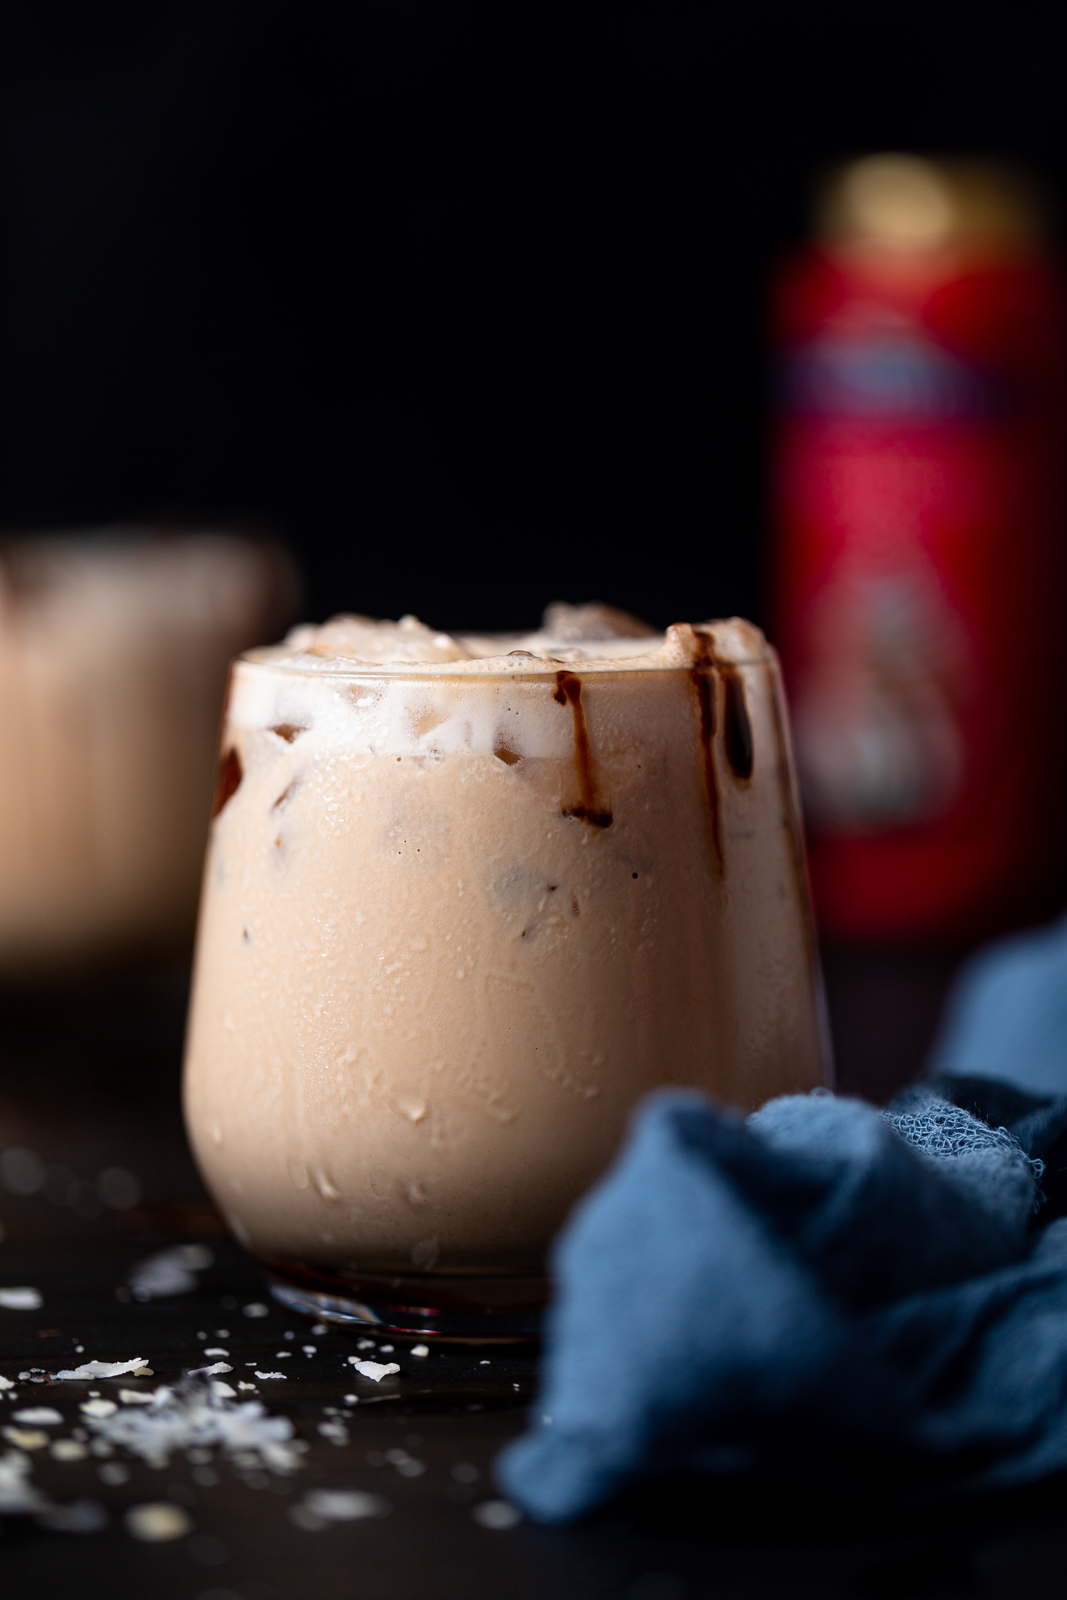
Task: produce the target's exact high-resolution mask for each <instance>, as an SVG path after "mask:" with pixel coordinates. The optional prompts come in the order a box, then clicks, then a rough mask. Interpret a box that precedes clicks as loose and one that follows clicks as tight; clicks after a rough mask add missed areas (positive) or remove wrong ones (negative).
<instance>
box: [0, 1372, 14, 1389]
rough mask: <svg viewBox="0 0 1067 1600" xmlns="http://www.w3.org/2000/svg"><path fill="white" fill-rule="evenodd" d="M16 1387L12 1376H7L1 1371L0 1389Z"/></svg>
mask: <svg viewBox="0 0 1067 1600" xmlns="http://www.w3.org/2000/svg"><path fill="white" fill-rule="evenodd" d="M14 1387H15V1384H14V1382H13V1380H12V1379H11V1378H5V1377H4V1375H3V1373H0V1390H3V1389H13V1388H14Z"/></svg>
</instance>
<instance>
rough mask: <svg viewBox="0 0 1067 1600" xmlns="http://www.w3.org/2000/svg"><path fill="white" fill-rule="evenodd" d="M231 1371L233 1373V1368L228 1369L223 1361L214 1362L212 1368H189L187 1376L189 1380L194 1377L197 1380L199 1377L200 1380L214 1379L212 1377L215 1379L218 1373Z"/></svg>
mask: <svg viewBox="0 0 1067 1600" xmlns="http://www.w3.org/2000/svg"><path fill="white" fill-rule="evenodd" d="M232 1371H233V1368H232V1367H228V1366H227V1365H226V1363H225V1361H216V1362H215V1364H214V1366H212V1367H190V1369H189V1376H190V1378H192V1377H194V1376H195V1377H198V1378H200V1377H202V1378H214V1377H217V1376H218V1374H219V1373H220V1372H232Z"/></svg>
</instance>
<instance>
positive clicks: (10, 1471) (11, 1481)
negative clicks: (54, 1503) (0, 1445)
mask: <svg viewBox="0 0 1067 1600" xmlns="http://www.w3.org/2000/svg"><path fill="white" fill-rule="evenodd" d="M32 1470H33V1469H32V1466H31V1463H30V1458H29V1456H27V1455H23V1453H22V1451H21V1450H8V1451H7V1452H6V1454H4V1455H2V1456H0V1512H4V1513H6V1514H7V1515H9V1516H14V1515H18V1514H19V1513H24V1512H32V1511H44V1510H46V1509H47V1506H48V1501H47V1500H46V1499H45V1497H44V1495H43V1494H42V1493H41V1491H40V1490H39V1489H35V1488H34V1486H33V1484H32V1482H31V1481H30V1477H31V1473H32Z"/></svg>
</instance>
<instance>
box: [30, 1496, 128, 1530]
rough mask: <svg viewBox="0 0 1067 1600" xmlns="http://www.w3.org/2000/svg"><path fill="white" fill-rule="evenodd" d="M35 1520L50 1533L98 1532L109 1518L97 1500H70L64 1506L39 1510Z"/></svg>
mask: <svg viewBox="0 0 1067 1600" xmlns="http://www.w3.org/2000/svg"><path fill="white" fill-rule="evenodd" d="M37 1521H38V1523H39V1525H40V1526H41V1527H42V1528H47V1529H48V1531H49V1532H50V1533H99V1532H100V1531H101V1529H103V1528H106V1527H107V1525H108V1523H109V1522H110V1521H111V1518H110V1517H109V1515H108V1512H107V1508H106V1507H105V1506H102V1505H101V1504H100V1502H99V1500H71V1501H70V1502H69V1504H67V1505H65V1506H49V1507H48V1508H47V1509H46V1510H44V1511H41V1512H39V1513H38V1516H37Z"/></svg>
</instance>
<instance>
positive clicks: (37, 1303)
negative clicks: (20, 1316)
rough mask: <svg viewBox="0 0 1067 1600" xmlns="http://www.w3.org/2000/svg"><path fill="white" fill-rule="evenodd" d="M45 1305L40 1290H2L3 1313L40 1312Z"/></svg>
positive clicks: (0, 1297)
mask: <svg viewBox="0 0 1067 1600" xmlns="http://www.w3.org/2000/svg"><path fill="white" fill-rule="evenodd" d="M43 1304H44V1301H43V1300H42V1298H41V1291H40V1289H28V1288H22V1289H0V1310H2V1311H39V1310H40V1309H41V1306H42V1305H43Z"/></svg>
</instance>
